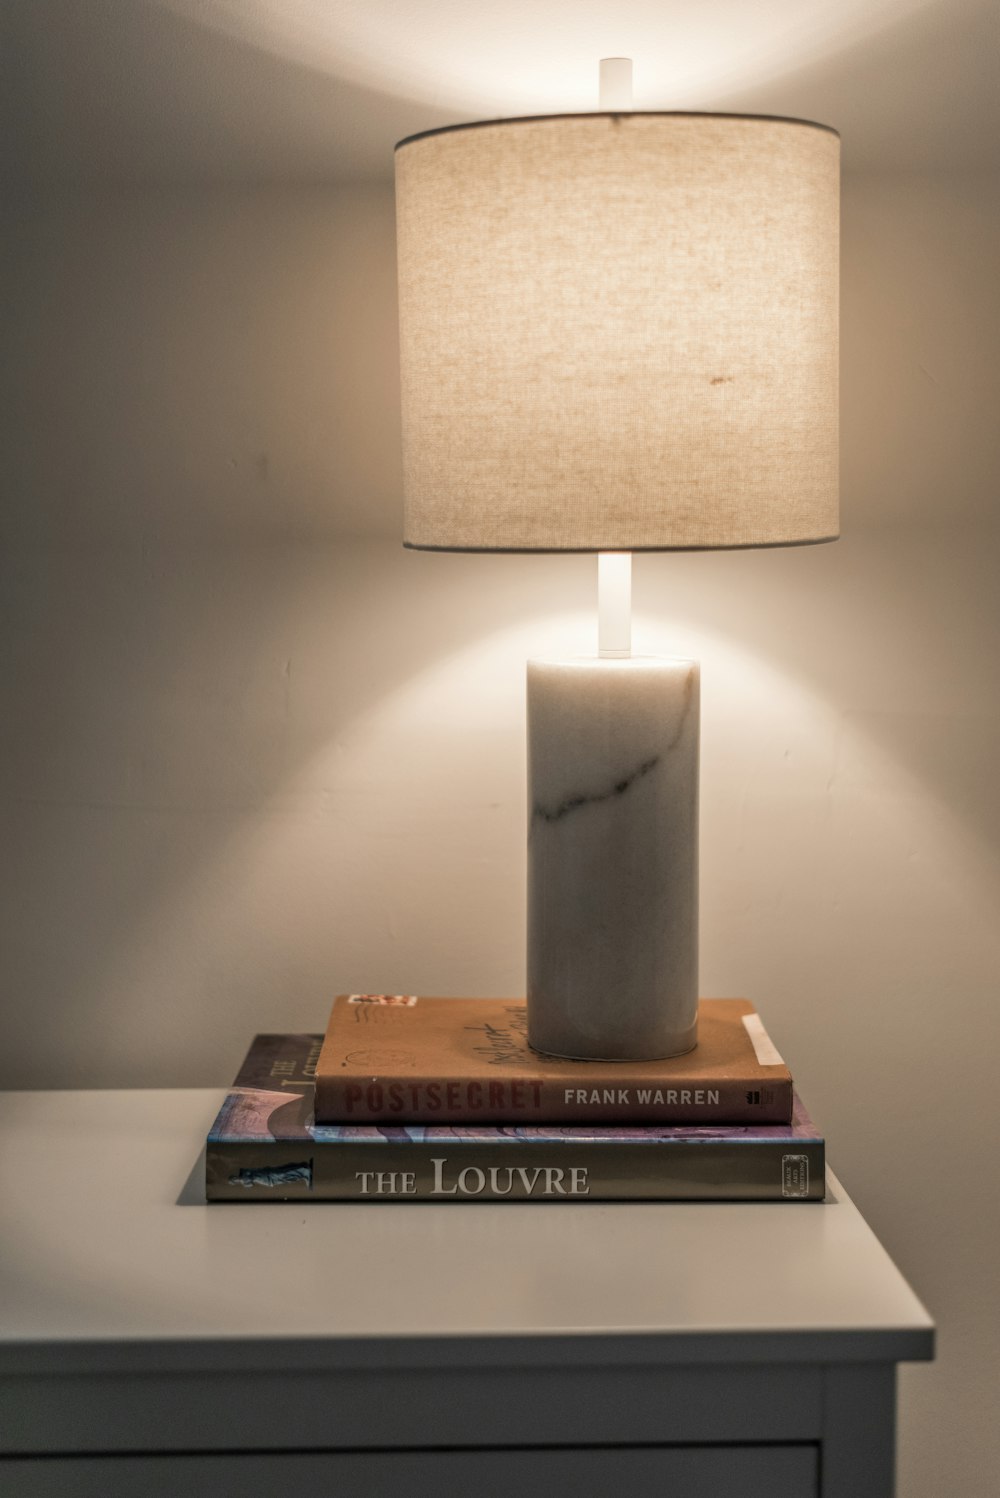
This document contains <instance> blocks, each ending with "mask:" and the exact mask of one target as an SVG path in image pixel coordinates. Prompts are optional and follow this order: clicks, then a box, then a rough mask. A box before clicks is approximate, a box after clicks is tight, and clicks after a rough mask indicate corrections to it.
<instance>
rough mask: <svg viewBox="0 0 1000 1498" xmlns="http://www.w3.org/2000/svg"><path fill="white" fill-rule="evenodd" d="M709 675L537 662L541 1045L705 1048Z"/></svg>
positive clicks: (531, 1024) (532, 781)
mask: <svg viewBox="0 0 1000 1498" xmlns="http://www.w3.org/2000/svg"><path fill="white" fill-rule="evenodd" d="M699 685H700V682H699V672H698V666H697V663H696V662H694V661H678V660H666V659H660V658H659V657H654V656H630V657H627V658H624V659H619V660H614V659H605V658H601V657H579V658H575V659H567V660H533V661H529V662H528V800H529V831H528V990H527V993H528V1041H529V1044H530V1045H531V1046H532V1047H533V1048H534V1049H535V1050H536V1051H543V1052H545V1053H547V1054H549V1055H555V1056H575V1057H579V1058H582V1059H586V1060H601V1061H618V1060H643V1061H649V1060H654V1059H658V1058H660V1057H663V1056H676V1055H680V1054H681V1053H682V1052H684V1051H689V1050H691V1049H692V1048H693V1047H694V1045H695V1044H696V1042H697V1012H698V739H699Z"/></svg>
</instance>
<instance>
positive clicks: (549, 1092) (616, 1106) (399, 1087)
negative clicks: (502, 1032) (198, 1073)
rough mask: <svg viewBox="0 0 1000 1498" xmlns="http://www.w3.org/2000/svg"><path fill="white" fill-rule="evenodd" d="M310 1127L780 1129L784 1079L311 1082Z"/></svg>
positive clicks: (787, 1107) (784, 1117) (787, 1106)
mask: <svg viewBox="0 0 1000 1498" xmlns="http://www.w3.org/2000/svg"><path fill="white" fill-rule="evenodd" d="M315 1111H316V1120H317V1122H318V1123H356V1124H377V1123H404V1122H405V1123H419V1124H588V1125H593V1124H602V1125H608V1126H614V1127H620V1126H622V1125H633V1126H643V1125H650V1124H787V1123H790V1122H791V1118H792V1082H791V1078H790V1077H787V1076H786V1077H784V1078H775V1079H774V1080H773V1081H771V1080H769V1081H767V1082H764V1083H758V1082H747V1081H742V1082H734V1081H732V1080H721V1079H720V1080H718V1081H716V1082H703V1083H701V1084H700V1085H698V1086H695V1087H692V1086H676V1087H674V1086H662V1087H660V1086H656V1085H655V1084H654V1085H647V1084H646V1083H643V1084H642V1085H641V1086H637V1085H636V1084H635V1083H633V1082H630V1081H628V1080H626V1079H622V1078H621V1077H619V1078H612V1079H608V1080H602V1081H601V1082H600V1084H598V1083H597V1082H596V1081H595V1082H593V1083H590V1084H588V1085H583V1084H580V1083H573V1084H571V1085H570V1084H566V1083H564V1082H542V1081H539V1080H538V1079H537V1078H517V1077H509V1076H505V1077H503V1078H496V1079H489V1080H480V1079H478V1078H461V1079H455V1078H452V1079H447V1080H446V1079H444V1078H440V1077H407V1078H405V1079H403V1078H381V1077H373V1078H371V1080H370V1081H364V1082H357V1081H350V1082H348V1081H344V1080H341V1079H340V1078H339V1077H330V1076H323V1075H319V1076H317V1077H316V1099H315Z"/></svg>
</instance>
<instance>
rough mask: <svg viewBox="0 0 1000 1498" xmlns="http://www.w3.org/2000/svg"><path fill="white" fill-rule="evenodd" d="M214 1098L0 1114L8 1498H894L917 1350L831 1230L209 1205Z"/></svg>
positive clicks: (638, 1211) (477, 1210) (811, 1209)
mask: <svg viewBox="0 0 1000 1498" xmlns="http://www.w3.org/2000/svg"><path fill="white" fill-rule="evenodd" d="M222 1096H223V1094H222V1093H221V1092H214V1091H197V1092H193V1091H191V1092H188V1091H185V1092H153V1091H145V1092H74V1093H58V1092H51V1093H8V1094H0V1138H2V1154H0V1183H2V1201H3V1219H4V1227H3V1234H2V1249H0V1259H2V1262H0V1308H2V1309H0V1317H2V1336H0V1492H2V1493H3V1494H4V1498H27V1495H31V1498H35V1495H45V1498H60V1495H63V1494H66V1495H69V1494H72V1495H73V1498H89V1495H91V1494H93V1495H95V1498H96V1495H101V1498H104V1495H114V1498H119V1495H126V1494H132V1493H135V1494H141V1495H143V1498H159V1495H170V1498H174V1495H176V1494H182V1495H184V1498H201V1495H206V1498H208V1495H211V1498H225V1495H229V1494H234V1495H235V1494H237V1493H238V1494H240V1495H245V1498H270V1495H272V1494H273V1495H278V1494H281V1495H282V1498H284V1495H287V1494H288V1493H290V1492H293V1491H305V1490H306V1489H307V1488H308V1490H309V1491H310V1492H311V1493H312V1494H313V1495H316V1498H320V1495H326V1494H340V1493H343V1494H345V1495H346V1494H350V1495H352V1498H376V1495H377V1498H381V1495H389V1494H391V1495H396V1494H405V1495H406V1498H422V1495H425V1494H426V1495H433V1498H466V1495H469V1498H472V1495H475V1498H494V1495H495V1498H540V1495H544V1498H562V1495H563V1494H565V1495H567V1498H605V1495H608V1494H614V1495H621V1498H625V1495H628V1498H646V1495H650V1498H652V1495H653V1494H655V1495H656V1498H665V1495H668V1494H669V1495H670V1498H701V1495H711V1498H722V1495H726V1494H729V1493H732V1494H733V1495H734V1498H735V1495H738V1498H758V1495H760V1498H764V1495H766V1498H805V1495H820V1494H821V1495H822V1498H887V1495H888V1494H890V1493H891V1492H892V1489H893V1477H892V1472H893V1444H894V1430H895V1418H894V1398H895V1365H896V1363H897V1362H899V1361H902V1360H909V1359H920V1358H929V1357H931V1355H932V1350H933V1327H932V1323H931V1321H930V1319H929V1317H928V1315H927V1313H926V1312H925V1311H924V1309H923V1307H922V1306H921V1305H920V1303H919V1302H918V1301H917V1299H916V1298H915V1296H914V1295H913V1293H912V1292H911V1291H910V1289H909V1288H908V1286H907V1285H906V1283H905V1281H904V1280H903V1279H902V1277H901V1276H900V1274H899V1272H898V1271H897V1270H896V1269H895V1267H894V1266H893V1264H892V1263H891V1261H890V1260H889V1258H888V1257H887V1256H886V1254H885V1252H884V1250H883V1249H882V1248H881V1246H880V1245H879V1243H878V1242H877V1240H876V1239H875V1237H874V1236H873V1235H872V1233H871V1231H870V1230H869V1228H868V1227H867V1226H866V1224H865V1223H864V1221H863V1220H862V1218H861V1217H860V1216H859V1214H858V1212H857V1210H856V1209H855V1207H854V1206H853V1205H852V1203H851V1202H850V1201H849V1200H848V1198H847V1197H846V1195H845V1194H844V1191H843V1189H842V1187H841V1186H840V1185H839V1184H838V1182H837V1181H836V1180H831V1199H830V1200H828V1201H827V1202H826V1203H823V1204H812V1203H796V1204H794V1205H792V1204H766V1205H765V1204H761V1205H743V1204H740V1205H729V1204H718V1205H716V1204H698V1205H672V1204H671V1205H659V1204H651V1203H637V1204H635V1205H617V1204H604V1205H602V1204H598V1203H593V1204H587V1203H572V1204H568V1203H567V1204H558V1205H552V1206H548V1205H542V1204H537V1205H529V1204H525V1205H502V1204H498V1205H493V1206H490V1205H473V1204H470V1203H463V1204H460V1205H451V1204H440V1205H439V1204H421V1203H413V1204H408V1205H403V1206H400V1205H393V1204H391V1203H388V1204H373V1205H368V1204H363V1205H362V1204H357V1205H355V1204H350V1205H337V1204H323V1203H316V1204H313V1205H307V1206H298V1205H293V1204H275V1205H273V1206H271V1205H263V1204H253V1205H251V1204H247V1205H245V1206H242V1205H229V1204H225V1205H223V1204H216V1205H213V1206H211V1207H206V1206H205V1205H204V1202H203V1201H201V1200H200V1192H201V1176H200V1172H201V1164H200V1161H199V1150H200V1147H201V1142H202V1140H203V1138H204V1135H205V1132H206V1130H207V1128H208V1125H209V1124H210V1122H211V1120H212V1118H213V1117H214V1115H215V1112H216V1109H217V1107H218V1105H219V1103H220V1102H221V1099H222Z"/></svg>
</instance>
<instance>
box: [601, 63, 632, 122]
mask: <svg viewBox="0 0 1000 1498" xmlns="http://www.w3.org/2000/svg"><path fill="white" fill-rule="evenodd" d="M600 107H601V108H602V109H608V110H611V111H612V112H614V111H616V110H621V111H622V112H623V113H624V112H626V111H628V110H630V109H631V108H632V59H631V57H602V58H601V103H600Z"/></svg>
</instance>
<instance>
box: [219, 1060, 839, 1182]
mask: <svg viewBox="0 0 1000 1498" xmlns="http://www.w3.org/2000/svg"><path fill="white" fill-rule="evenodd" d="M322 1041H323V1037H322V1036H321V1035H258V1036H257V1037H256V1038H255V1039H254V1042H253V1044H252V1046H251V1047H250V1051H249V1053H248V1055H247V1057H246V1060H245V1061H244V1063H243V1066H242V1067H241V1068H240V1072H239V1075H238V1076H237V1078H236V1081H235V1082H234V1083H233V1086H232V1088H231V1090H230V1092H229V1094H228V1096H227V1097H226V1099H225V1101H224V1103H223V1105H222V1108H221V1110H220V1112H219V1114H218V1117H217V1118H216V1120H215V1122H214V1124H213V1125H212V1128H211V1130H210V1131H209V1135H208V1141H207V1148H206V1168H205V1194H206V1198H207V1199H208V1200H209V1201H296V1202H304V1201H340V1202H348V1201H363V1202H380V1201H382V1202H385V1201H393V1202H405V1201H436V1202H471V1201H479V1202H483V1201H489V1202H513V1201H530V1202H570V1201H577V1202H579V1201H789V1202H802V1201H821V1200H822V1199H823V1196H824V1194H825V1147H824V1141H823V1138H822V1136H821V1135H820V1134H819V1133H818V1132H817V1130H816V1128H815V1126H814V1125H813V1123H812V1120H811V1119H810V1118H809V1115H808V1113H807V1112H806V1110H805V1108H804V1107H803V1106H802V1104H801V1102H800V1100H799V1099H798V1097H796V1099H795V1107H794V1114H793V1118H792V1121H791V1123H790V1124H746V1125H706V1124H694V1125H657V1126H652V1127H641V1128H639V1127H617V1128H611V1127H605V1126H593V1127H588V1126H585V1125H574V1126H562V1125H558V1124H556V1125H545V1124H532V1125H530V1126H525V1125H510V1126H505V1125H484V1124H479V1125H475V1126H472V1127H465V1126H461V1125H455V1124H423V1123H421V1124H412V1123H411V1124H407V1123H398V1124H384V1123H383V1124H369V1125H363V1124H318V1123H316V1121H315V1119H314V1116H313V1087H314V1083H313V1078H314V1075H315V1068H316V1062H317V1059H318V1057H319V1052H320V1048H321V1045H322Z"/></svg>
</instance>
